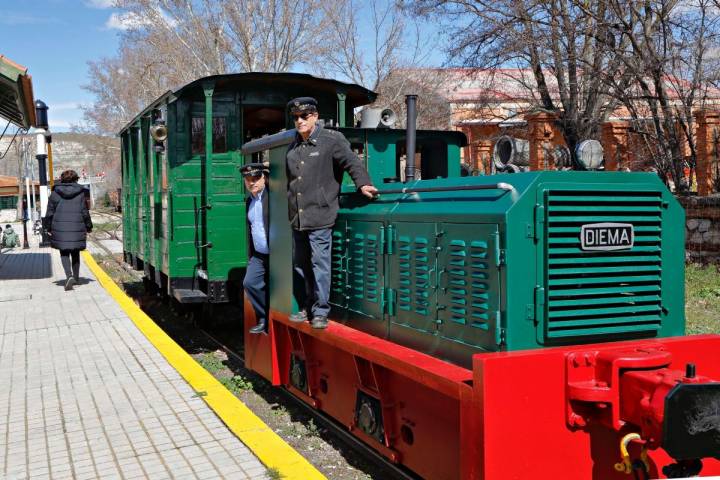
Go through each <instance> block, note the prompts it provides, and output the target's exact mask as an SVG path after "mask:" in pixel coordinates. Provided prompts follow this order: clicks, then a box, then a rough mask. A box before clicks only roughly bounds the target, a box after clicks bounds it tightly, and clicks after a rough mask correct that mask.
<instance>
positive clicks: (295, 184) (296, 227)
mask: <svg viewBox="0 0 720 480" xmlns="http://www.w3.org/2000/svg"><path fill="white" fill-rule="evenodd" d="M288 109H289V111H290V114H291V115H292V118H293V121H294V122H295V128H296V129H297V135H296V137H295V140H294V141H293V143H291V144H290V146H289V147H288V152H287V162H286V169H287V180H288V194H287V195H288V216H289V218H290V225H291V227H292V232H293V266H294V269H295V288H294V290H295V299H296V300H297V302H298V305H299V307H300V311H299V312H298V313H296V314H293V315H291V316H290V320H291V321H293V322H297V323H300V322H304V321H305V320H307V319H308V317H309V315H310V314H311V315H312V321H311V325H312V326H313V328H326V327H327V323H328V320H327V317H328V314H329V313H330V303H329V301H330V255H331V252H330V249H331V247H332V227H333V225H335V219H336V218H337V212H338V208H339V202H338V196H339V194H340V184H341V183H342V178H343V174H344V173H345V172H348V173H349V174H350V177H351V178H352V179H353V182H355V186H356V187H357V188H358V190H359V191H360V193H362V194H363V195H365V196H366V197H368V198H375V195H376V194H377V189H376V188H375V187H374V186H373V185H372V182H371V181H370V177H369V175H368V173H367V171H366V170H365V168H364V167H363V165H362V163H361V162H360V160H359V159H358V157H357V155H355V154H354V153H353V151H352V150H351V149H350V143H349V142H348V141H347V140H346V139H345V137H343V136H342V134H341V133H339V132H337V131H335V130H328V129H325V128H323V127H322V125H319V124H317V123H316V122H317V119H318V110H317V101H316V100H315V99H314V98H311V97H300V98H296V99H294V100H291V101H290V102H289V103H288Z"/></svg>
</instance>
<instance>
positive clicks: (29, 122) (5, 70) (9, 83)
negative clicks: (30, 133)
mask: <svg viewBox="0 0 720 480" xmlns="http://www.w3.org/2000/svg"><path fill="white" fill-rule="evenodd" d="M0 117H3V118H5V119H6V120H9V121H10V122H12V123H14V124H15V125H17V126H19V127H22V128H24V129H28V128H30V127H32V126H34V125H35V100H34V99H33V89H32V79H31V77H30V75H28V73H27V68H25V67H23V66H22V65H18V64H17V63H15V62H13V61H12V60H10V59H9V58H7V57H5V56H3V55H0Z"/></svg>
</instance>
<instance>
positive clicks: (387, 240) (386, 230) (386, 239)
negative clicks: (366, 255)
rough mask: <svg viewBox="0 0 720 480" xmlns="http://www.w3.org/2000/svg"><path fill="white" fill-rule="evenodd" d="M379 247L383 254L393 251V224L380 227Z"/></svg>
mask: <svg viewBox="0 0 720 480" xmlns="http://www.w3.org/2000/svg"><path fill="white" fill-rule="evenodd" d="M380 248H381V250H382V253H383V254H384V255H392V254H393V253H395V226H393V225H388V226H387V227H380Z"/></svg>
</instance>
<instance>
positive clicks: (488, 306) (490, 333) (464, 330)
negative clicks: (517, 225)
mask: <svg viewBox="0 0 720 480" xmlns="http://www.w3.org/2000/svg"><path fill="white" fill-rule="evenodd" d="M440 231H441V232H442V236H441V237H440V238H439V243H438V249H437V250H438V261H437V262H438V268H439V270H438V287H439V288H438V300H437V302H438V307H437V308H438V320H439V330H440V335H442V336H443V337H444V338H446V339H448V340H450V341H452V342H459V343H464V344H467V345H472V346H475V347H481V348H483V349H485V350H490V351H492V350H497V349H498V348H499V345H500V344H501V341H502V335H501V331H499V330H498V329H499V328H500V325H499V323H500V293H501V291H500V277H499V272H498V265H497V253H498V238H499V237H498V227H497V225H463V224H452V223H443V224H442V225H441V230H440Z"/></svg>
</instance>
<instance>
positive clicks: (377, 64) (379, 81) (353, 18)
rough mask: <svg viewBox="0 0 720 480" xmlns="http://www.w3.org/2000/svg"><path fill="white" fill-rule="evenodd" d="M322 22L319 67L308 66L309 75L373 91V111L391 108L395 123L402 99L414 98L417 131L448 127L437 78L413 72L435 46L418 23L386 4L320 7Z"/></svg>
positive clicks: (348, 0)
mask: <svg viewBox="0 0 720 480" xmlns="http://www.w3.org/2000/svg"><path fill="white" fill-rule="evenodd" d="M323 17H324V21H325V23H326V27H325V30H324V31H325V33H326V34H325V35H324V36H323V43H322V45H321V46H320V47H319V49H318V53H319V61H316V62H314V64H313V65H311V67H312V69H313V70H314V71H316V72H318V73H319V74H321V75H323V76H327V77H335V78H339V79H342V80H346V81H350V82H353V83H356V84H359V85H363V86H365V87H366V88H369V89H371V90H374V91H377V92H378V94H379V95H378V99H377V101H376V102H375V104H374V105H373V106H377V107H391V108H392V109H393V110H394V111H395V112H397V113H398V115H399V118H400V119H401V123H402V122H403V121H404V119H405V115H404V112H405V95H406V94H417V95H420V97H421V98H420V102H419V103H418V116H419V118H418V126H419V127H420V128H443V129H446V128H448V127H449V125H450V107H449V104H448V101H447V98H445V97H444V95H443V91H442V87H443V79H444V77H443V75H441V74H440V72H439V71H437V70H434V69H418V68H417V67H421V66H422V65H424V64H426V63H427V61H428V58H429V56H430V54H431V52H432V51H433V50H434V49H436V48H437V46H438V44H437V40H436V38H435V37H434V36H432V35H427V34H426V31H425V30H424V28H423V27H424V26H423V25H422V24H421V23H420V22H419V21H418V18H415V17H412V16H409V15H408V14H407V12H406V11H404V10H403V9H402V8H401V6H400V5H399V4H398V3H397V2H393V1H391V0H370V1H368V2H358V1H355V0H342V1H339V2H326V3H324V4H323Z"/></svg>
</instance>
